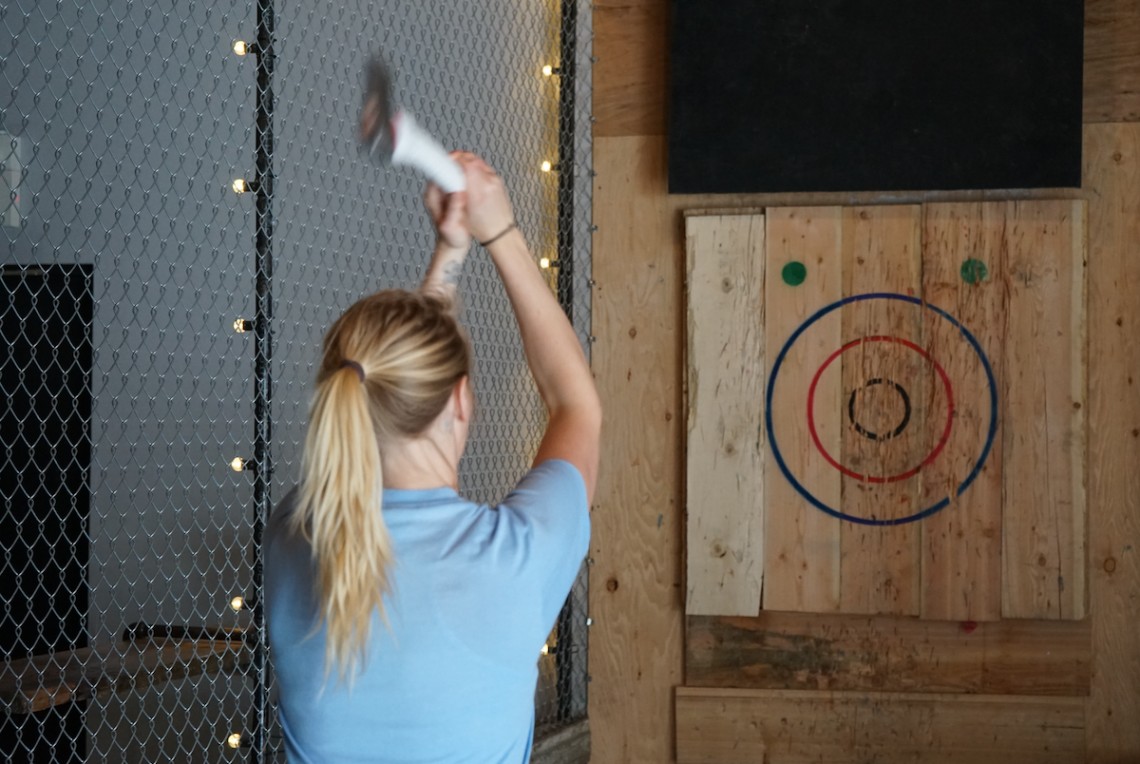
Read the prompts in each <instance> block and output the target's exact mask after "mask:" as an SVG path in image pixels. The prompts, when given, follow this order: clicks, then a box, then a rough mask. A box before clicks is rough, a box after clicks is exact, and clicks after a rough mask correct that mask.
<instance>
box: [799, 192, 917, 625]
mask: <svg viewBox="0 0 1140 764" xmlns="http://www.w3.org/2000/svg"><path fill="white" fill-rule="evenodd" d="M842 249H843V294H844V296H849V295H858V294H866V293H871V292H892V293H895V294H904V295H909V296H915V295H918V294H921V291H922V207H921V206H919V205H916V204H915V205H883V206H875V207H847V208H844V210H843V245H842ZM922 318H923V317H922V313H921V311H919V310H916V309H915V308H914V306H913V305H910V304H906V303H899V302H896V301H893V300H870V301H867V302H863V303H857V304H852V305H849V306H847V307H846V308H845V309H844V310H843V311H842V319H843V320H842V331H843V334H842V337H841V338H840V344H841V345H842V346H846V345H847V344H848V343H850V342H853V341H857V340H864V339H866V338H867V337H875V336H886V337H890V338H899V339H903V340H906V341H909V342H913V343H916V344H919V345H920V346H921V343H922V324H923V321H922ZM837 347H838V346H837ZM837 365H838V366H839V367H840V369H841V377H842V380H843V387H842V394H841V395H840V399H839V400H838V401H836V402H834V403H833V404H832V410H831V411H821V414H822V415H823V416H824V417H830V418H832V419H833V420H835V421H836V422H842V423H843V426H842V427H841V430H842V447H841V456H840V457H839V460H840V463H841V464H843V465H844V466H845V467H847V468H848V469H850V470H852V472H855V473H857V474H860V475H864V476H866V477H867V478H868V479H866V480H861V479H855V478H852V477H851V476H850V475H848V476H845V477H844V478H843V481H842V498H841V501H840V506H841V508H842V511H843V513H844V514H847V515H850V516H852V517H861V518H866V519H871V520H880V521H881V520H889V519H892V518H894V517H903V516H907V515H912V514H914V513H916V512H918V511H919V510H920V509H921V508H920V507H919V506H918V501H919V499H920V496H919V476H918V475H917V474H915V475H913V476H911V477H909V478H906V479H903V480H898V481H892V482H875V480H876V479H879V478H883V477H885V476H892V475H898V474H903V473H905V472H907V471H909V470H910V469H912V468H914V467H916V466H917V465H916V464H915V456H916V455H917V458H918V459H921V458H922V454H925V453H926V452H927V451H928V450H929V449H928V446H927V444H926V440H927V437H926V435H927V425H926V416H925V413H926V412H925V409H926V408H927V406H926V403H927V401H926V395H924V391H923V390H921V389H919V388H918V387H916V381H917V380H921V379H923V378H924V376H927V375H929V376H933V375H934V370H933V369H929V368H927V365H926V364H925V363H924V362H923V361H922V357H921V356H920V355H918V354H917V353H914V352H913V351H910V350H907V349H905V347H904V346H903V345H901V344H898V343H880V342H874V343H868V342H864V343H862V344H860V345H857V346H855V347H854V348H852V349H851V350H850V351H848V352H846V353H843V354H842V355H841V356H840V357H839V360H838V362H837ZM871 381H875V382H876V383H877V384H870V383H871ZM895 385H899V387H898V388H895V387H894V386H895ZM908 388H909V392H907V390H908ZM900 391H901V392H900ZM904 395H905V396H907V400H906V403H905V404H903V398H902V396H904ZM836 404H838V410H836ZM904 415H905V420H904ZM900 422H901V423H902V430H901V431H899V432H898V433H897V435H892V434H890V433H892V431H893V429H894V428H896V426H898V425H899V423H900ZM856 423H859V426H860V427H861V428H862V429H861V430H860V429H856V426H855V425H856ZM871 433H873V434H871ZM918 531H919V526H918V525H917V524H915V523H904V524H902V525H862V524H858V523H854V522H843V523H842V524H841V525H840V536H841V541H840V555H841V560H840V583H839V586H840V606H839V610H840V611H841V612H844V613H865V614H876V613H892V614H895V615H917V614H918V606H919V588H918V583H919V533H918Z"/></svg>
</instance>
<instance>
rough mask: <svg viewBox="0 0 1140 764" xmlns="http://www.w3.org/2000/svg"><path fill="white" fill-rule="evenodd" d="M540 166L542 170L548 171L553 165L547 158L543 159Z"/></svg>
mask: <svg viewBox="0 0 1140 764" xmlns="http://www.w3.org/2000/svg"><path fill="white" fill-rule="evenodd" d="M541 167H542V171H543V172H550V171H551V170H553V169H554V165H553V164H552V163H551V162H550V160H549V159H546V160H543V162H542V165H541Z"/></svg>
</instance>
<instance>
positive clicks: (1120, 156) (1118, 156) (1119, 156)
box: [1112, 151, 1124, 164]
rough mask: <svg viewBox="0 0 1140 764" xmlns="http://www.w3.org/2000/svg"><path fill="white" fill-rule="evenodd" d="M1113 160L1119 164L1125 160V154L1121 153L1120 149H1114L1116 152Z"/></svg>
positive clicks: (1113, 153)
mask: <svg viewBox="0 0 1140 764" xmlns="http://www.w3.org/2000/svg"><path fill="white" fill-rule="evenodd" d="M1112 161H1114V162H1116V163H1117V164H1120V163H1121V162H1123V161H1124V155H1123V154H1121V153H1120V152H1119V151H1114V152H1112Z"/></svg>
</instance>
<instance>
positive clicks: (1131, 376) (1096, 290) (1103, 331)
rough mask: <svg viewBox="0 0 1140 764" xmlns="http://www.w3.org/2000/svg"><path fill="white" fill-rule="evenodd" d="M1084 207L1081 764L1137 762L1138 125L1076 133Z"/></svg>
mask: <svg viewBox="0 0 1140 764" xmlns="http://www.w3.org/2000/svg"><path fill="white" fill-rule="evenodd" d="M1084 184H1085V187H1086V188H1088V189H1090V190H1091V191H1092V192H1093V198H1092V200H1091V201H1090V202H1089V211H1088V222H1089V299H1090V305H1089V359H1090V366H1089V403H1090V407H1089V408H1090V412H1089V429H1090V434H1091V436H1092V437H1091V439H1090V448H1089V467H1090V470H1089V557H1090V560H1089V562H1090V571H1091V573H1090V580H1089V597H1090V599H1089V612H1090V614H1091V620H1092V639H1093V684H1092V695H1091V697H1090V699H1089V711H1088V723H1089V735H1088V761H1089V762H1090V764H1119V763H1120V762H1126V761H1140V723H1137V720H1138V719H1140V629H1137V627H1136V614H1137V612H1140V469H1138V468H1137V465H1140V343H1138V342H1137V339H1136V338H1137V337H1140V311H1138V310H1137V308H1136V295H1137V294H1140V258H1138V257H1137V243H1138V242H1140V123H1131V124H1119V125H1090V126H1088V127H1086V128H1085V172H1084Z"/></svg>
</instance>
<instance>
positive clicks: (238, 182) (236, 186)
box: [231, 178, 249, 194]
mask: <svg viewBox="0 0 1140 764" xmlns="http://www.w3.org/2000/svg"><path fill="white" fill-rule="evenodd" d="M231 188H233V190H234V193H235V194H244V193H245V192H246V191H248V190H249V184H248V183H246V182H245V178H234V182H233V185H232V186H231Z"/></svg>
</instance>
